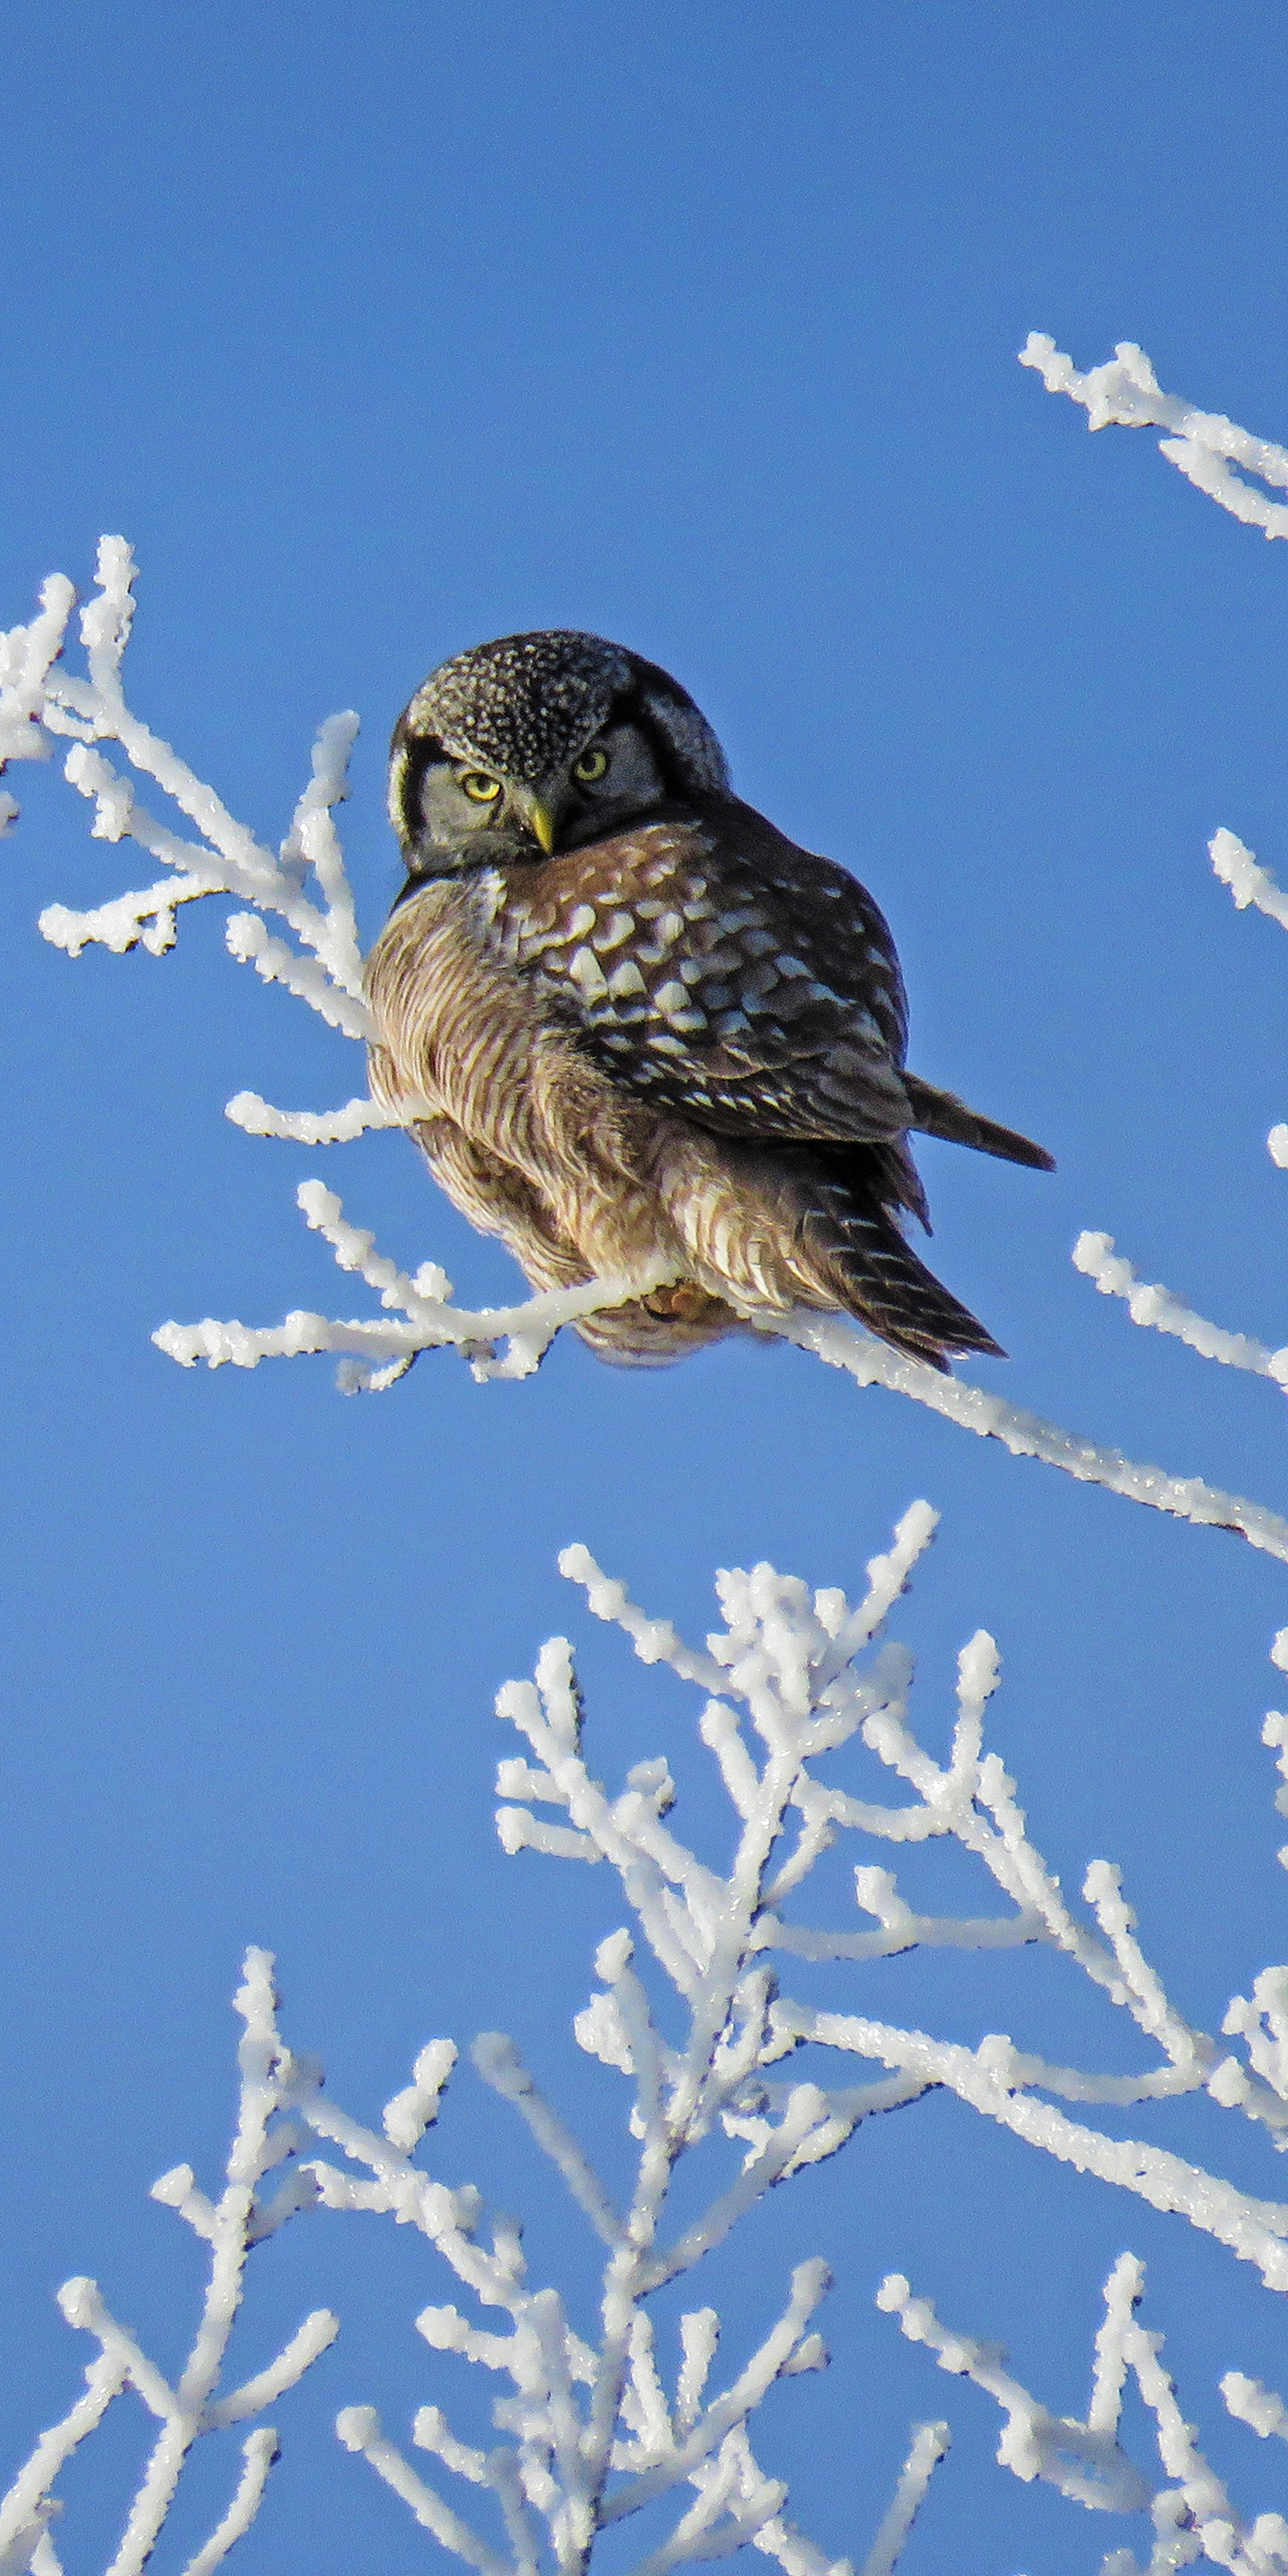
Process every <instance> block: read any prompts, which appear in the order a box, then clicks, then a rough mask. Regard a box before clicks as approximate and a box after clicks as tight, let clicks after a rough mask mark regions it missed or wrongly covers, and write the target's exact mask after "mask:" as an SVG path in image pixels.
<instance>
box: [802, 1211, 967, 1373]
mask: <svg viewBox="0 0 1288 2576" xmlns="http://www.w3.org/2000/svg"><path fill="white" fill-rule="evenodd" d="M800 1232H801V1240H802V1243H803V1245H804V1246H806V1247H807V1248H808V1251H809V1253H810V1255H811V1256H812V1259H811V1266H812V1267H816V1273H817V1275H818V1277H819V1284H820V1286H821V1287H826V1288H830V1289H831V1291H832V1293H833V1294H834V1296H835V1298H836V1303H837V1304H838V1305H840V1306H843V1307H845V1308H846V1309H847V1310H848V1312H849V1313H850V1314H852V1315H857V1317H858V1319H859V1321H860V1323H862V1324H866V1325H867V1327H868V1330H869V1332H872V1333H876V1334H877V1335H878V1336H879V1338H880V1339H881V1340H882V1341H883V1342H891V1343H893V1345H894V1348H895V1349H896V1350H897V1351H906V1352H907V1354H908V1356H909V1358H910V1359H915V1360H927V1361H928V1362H929V1364H930V1366H931V1367H932V1368H937V1369H944V1370H947V1368H948V1367H949V1365H950V1361H951V1359H952V1358H953V1357H956V1356H958V1355H960V1354H961V1353H963V1352H966V1351H983V1352H987V1353H988V1354H989V1355H990V1357H992V1358H993V1359H999V1360H1002V1359H1005V1357H1006V1353H1005V1351H1004V1350H1003V1349H1002V1347H1001V1344H1000V1343H999V1342H995V1341H994V1339H993V1336H992V1334H991V1333H987V1332H985V1330H984V1327H983V1325H982V1324H981V1323H980V1322H979V1321H978V1319H977V1317H975V1316H974V1315H972V1314H971V1312H970V1309H969V1307H967V1306H963V1305H962V1304H961V1301H960V1299H958V1298H956V1297H954V1296H953V1294H952V1292H951V1290H950V1289H947V1288H945V1287H944V1286H943V1284H942V1282H941V1281H940V1280H938V1279H936V1277H935V1275H934V1273H933V1271H930V1270H927V1268H926V1265H925V1263H924V1261H919V1260H918V1259H917V1255H916V1253H915V1252H913V1251H912V1250H911V1248H910V1246H909V1245H908V1244H907V1243H905V1241H904V1239H903V1236H902V1234H901V1233H900V1232H899V1229H898V1227H897V1225H896V1224H895V1223H894V1221H893V1219H892V1218H891V1217H890V1216H888V1215H887V1214H886V1211H885V1209H884V1208H883V1207H881V1206H880V1205H878V1204H874V1203H873V1201H872V1200H871V1199H870V1198H868V1197H867V1195H866V1193H865V1192H860V1191H859V1190H856V1189H855V1188H854V1186H853V1183H851V1184H850V1186H849V1187H848V1188H847V1186H846V1184H845V1183H844V1181H842V1180H839V1179H832V1178H831V1177H830V1176H829V1178H828V1179H827V1180H825V1181H824V1182H823V1185H822V1187H821V1189H819V1191H818V1195H817V1197H816V1199H815V1203H814V1205H813V1206H812V1207H811V1209H810V1211H809V1214H808V1215H807V1216H806V1218H805V1219H804V1222H803V1224H802V1226H801V1229H800Z"/></svg>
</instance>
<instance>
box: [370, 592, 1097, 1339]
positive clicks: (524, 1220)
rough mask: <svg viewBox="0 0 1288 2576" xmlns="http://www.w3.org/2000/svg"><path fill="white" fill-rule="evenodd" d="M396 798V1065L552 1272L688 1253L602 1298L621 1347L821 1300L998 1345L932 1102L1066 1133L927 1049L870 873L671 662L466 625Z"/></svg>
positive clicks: (538, 1278) (981, 1130) (530, 1267)
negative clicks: (734, 757) (650, 1286)
mask: <svg viewBox="0 0 1288 2576" xmlns="http://www.w3.org/2000/svg"><path fill="white" fill-rule="evenodd" d="M389 805H390V813H391V816H392V819H393V823H394V828H395V830H396V832H397V834H398V837H399V840H400V842H401V843H402V848H403V853H404V856H405V859H406V863H407V871H408V873H407V883H406V885H405V886H404V888H403V890H402V893H401V894H400V895H399V897H398V900H397V902H396V904H395V906H394V909H393V912H392V914H391V916H390V919H389V921H388V922H387V923H386V925H385V928H384V930H383V931H382V933H381V935H380V938H379V939H378V940H377V942H376V945H375V948H374V949H373V951H372V954H371V958H370V962H369V965H368V970H367V990H368V995H369V998H370V1003H371V1008H372V1012H373V1014H374V1018H375V1022H376V1027H377V1030H378V1032H379V1035H378V1037H377V1039H376V1041H375V1042H374V1043H373V1045H372V1048H371V1089H372V1093H373V1095H374V1097H375V1098H376V1099H377V1100H378V1101H380V1102H381V1103H382V1104H383V1105H384V1106H385V1107H386V1108H388V1109H389V1110H390V1111H391V1112H392V1113H393V1115H394V1116H395V1117H396V1118H397V1119H398V1120H399V1122H400V1123H401V1124H403V1125H405V1126H408V1127H410V1128H411V1129H412V1131H413V1133H414V1134H415V1136H416V1137H417V1139H418V1140H419V1142H420V1144H421V1146H422V1147H423V1149H424V1151H425V1154H426V1155H427V1157H428V1159H429V1162H430V1164H431V1165H432V1167H433V1170H434V1173H435V1175H436V1177H437V1179H438V1180H439V1181H440V1182H441V1183H442V1186H443V1188H444V1189H445V1190H446V1192H447V1194H448V1196H449V1198H450V1199H452V1201H453V1202H454V1204H455V1205H456V1206H457V1207H458V1208H460V1209H461V1211H462V1213H463V1214H464V1215H465V1216H467V1217H468V1218H469V1219H470V1220H471V1222H472V1223H473V1224H474V1225H476V1226H478V1227H480V1228H481V1229H482V1230H483V1231H484V1232H485V1233H488V1234H496V1235H499V1236H500V1237H501V1238H502V1240H503V1241H504V1242H505V1243H507V1244H508V1245H509V1247H510V1249H511V1251H512V1252H514V1253H515V1254H516V1255H517V1257H518V1259H519V1261H520V1262H521V1263H522V1265H523V1268H524V1270H525V1271H526V1273H527V1275H528V1278H529V1280H530V1281H531V1282H532V1285H533V1286H534V1287H535V1288H543V1289H545V1288H561V1287H567V1286H570V1285H572V1284H574V1283H577V1282H581V1281H584V1280H587V1279H590V1278H593V1277H597V1276H605V1275H607V1274H609V1273H616V1274H617V1275H619V1276H621V1275H625V1276H626V1277H627V1278H630V1277H631V1276H632V1275H637V1276H640V1277H641V1278H643V1276H644V1273H645V1270H646V1267H647V1268H649V1269H651V1270H653V1272H654V1274H656V1269H657V1266H658V1264H659V1263H660V1262H664V1263H666V1264H667V1265H668V1266H669V1267H671V1268H673V1270H674V1274H675V1284H674V1285H670V1286H666V1287H662V1288H656V1289H654V1290H653V1291H652V1292H651V1293H642V1294H641V1295H640V1296H639V1298H638V1299H636V1300H635V1301H634V1302H632V1303H631V1304H630V1305H626V1306H620V1307H617V1308H615V1309H614V1310H612V1311H610V1312H605V1313H602V1314H598V1315H594V1316H591V1317H589V1318H587V1319H586V1321H584V1322H583V1323H582V1324H581V1325H580V1327H579V1330H580V1331H581V1332H582V1334H583V1335H584V1337H585V1339H586V1340H587V1341H588V1342H589V1343H590V1344H591V1345H592V1347H593V1348H594V1349H595V1350H597V1351H599V1352H601V1353H602V1354H603V1355H604V1356H605V1357H606V1358H611V1359H619V1360H669V1359H674V1358H678V1357H679V1356H680V1355H681V1354H682V1353H683V1352H686V1351H690V1350H693V1349H695V1348H696V1347H697V1346H698V1345H699V1344H701V1343H703V1342H708V1341H712V1340H714V1339H716V1338H717V1337H718V1336H719V1335H720V1334H722V1333H727V1332H729V1331H731V1330H733V1329H734V1328H735V1327H736V1326H737V1324H738V1322H739V1320H740V1312H739V1310H742V1309H746V1308H747V1307H748V1306H754V1307H756V1308H758V1309H760V1310H761V1311H762V1312H763V1311H764V1310H765V1309H766V1308H767V1309H769V1310H770V1312H775V1311H776V1312H779V1313H781V1312H783V1311H784V1310H785V1309H787V1308H788V1307H791V1306H798V1305H803V1306H812V1307H819V1308H824V1309H836V1308H843V1309H844V1310H845V1311H846V1312H847V1313H849V1314H852V1315H857V1316H858V1317H859V1318H860V1320H861V1321H862V1322H863V1323H864V1324H866V1325H867V1326H868V1328H869V1330H870V1331H872V1332H874V1333H877V1334H880V1335H881V1337H882V1338H883V1339H884V1340H885V1341H887V1342H892V1343H894V1345H895V1346H896V1348H897V1349H899V1350H901V1351H907V1352H910V1353H912V1354H913V1355H914V1357H916V1358H917V1359H922V1360H929V1361H930V1362H931V1363H932V1365H933V1366H935V1367H936V1368H947V1366H948V1360H949V1355H950V1354H951V1353H954V1352H958V1351H992V1352H996V1351H997V1349H998V1346H997V1344H996V1342H994V1341H993V1340H992V1338H991V1337H990V1335H989V1334H988V1333H986V1332H985V1331H984V1329H983V1327H982V1326H981V1325H980V1324H978V1323H976V1321H975V1318H974V1316H973V1315H971V1314H969V1313H968V1312H967V1310H966V1308H965V1307H964V1306H962V1305H959V1304H958V1302H957V1299H956V1298H955V1297H953V1296H951V1295H950V1294H949V1292H948V1290H947V1289H946V1288H942V1287H941V1286H940V1284H939V1282H938V1280H937V1279H935V1278H934V1277H932V1275H931V1273H930V1271H928V1270H927V1269H926V1268H925V1267H924V1265H923V1264H922V1263H921V1262H920V1261H918V1259H917V1257H916V1255H915V1253H913V1252H912V1251H911V1250H910V1249H909V1246H908V1244H907V1243H906V1242H905V1240H904V1235H903V1231H902V1226H901V1213H902V1212H906V1213H907V1214H909V1215H911V1216H915V1217H917V1218H918V1219H919V1220H920V1221H921V1223H922V1224H923V1225H925V1226H926V1227H927V1230H928V1228H929V1220H928V1216H927V1210H926V1200H925V1194H924V1192H923V1190H922V1186H921V1182H920V1180H919V1178H918V1176H917V1171H916V1167H915V1165H914V1163H913V1160H912V1156H911V1154H910V1152H909V1150H908V1134H909V1130H910V1129H914V1128H919V1129H921V1130H922V1131H923V1133H925V1134H927V1135H932V1136H947V1137H951V1138H953V1139H955V1141H956V1142H958V1143H959V1144H963V1145H973V1146H976V1147H977V1148H978V1149H979V1151H980V1152H982V1153H985V1154H1000V1155H1002V1156H1004V1157H1005V1158H1006V1159H1007V1160H1008V1161H1010V1162H1015V1163H1028V1164H1032V1165H1034V1166H1035V1167H1036V1168H1038V1169H1040V1170H1050V1169H1051V1158H1050V1156H1049V1155H1048V1154H1045V1153H1044V1152H1043V1151H1042V1149H1041V1147H1040V1146H1038V1145H1031V1144H1030V1143H1029V1142H1028V1140H1027V1139H1026V1138H1025V1137H1023V1136H1017V1135H1015V1134H1013V1133H1012V1132H1011V1130H1010V1129H1009V1128H1006V1127H998V1126H995V1125H994V1124H993V1122H992V1121H991V1120H990V1119H987V1118H982V1117H979V1116H978V1115H977V1114H976V1112H975V1111H974V1110H972V1109H968V1108H966V1106H965V1104H964V1103H963V1102H962V1101H960V1100H957V1099H955V1098H954V1097H953V1095H952V1094H951V1093H950V1092H945V1091H936V1090H935V1089H934V1088H933V1087H932V1085H931V1084H930V1083H928V1082H922V1081H920V1080H919V1078H918V1077H917V1075H915V1074H912V1073H909V1072H907V1070H906V1069H905V1065H904V1052H905V1045H906V1035H907V1029H906V1013H905V1005H904V993H903V980H902V977H901V975H900V972H899V962H898V959H897V957H896V955H895V951H894V944H893V942H892V940H891V937H890V933H889V930H888V929H887V927H886V924H885V922H884V920H883V919H882V916H881V914H880V912H879V911H878V910H877V907H876V905H875V904H874V902H873V901H872V898H871V896H870V895H869V894H867V893H865V891H864V889H863V887H862V886H861V885H858V884H857V883H856V882H855V879H854V878H853V877H852V876H849V875H847V873H846V872H845V870H844V869H843V868H839V867H835V866H834V865H833V864H832V862H831V860H829V859H819V858H814V857H812V856H811V855H810V853H809V851H807V850H802V849H798V848H797V846H796V844H795V842H793V841H789V840H787V839H785V837H784V835H783V834H782V833H781V832H778V831H775V829H774V826H773V824H772V823H768V822H766V820H765V818H764V816H763V815H761V814H757V813H755V812H754V811H753V809H752V808H751V807H750V806H748V805H743V804H740V803H739V801H738V799H737V797H736V796H734V795H733V793H732V791H731V788H730V785H729V773H728V769H727V767H726V764H725V759H724V755H723V753H722V751H721V749H720V745H719V743H718V742H717V740H716V738H715V735H714V734H713V732H712V731H711V728H710V726H709V725H708V724H707V722H706V720H705V718H704V717H703V716H702V715H701V714H700V713H699V710H698V708H697V707H696V706H695V705H694V703H693V700H692V699H691V698H690V697H688V696H687V695H686V693H685V691H684V690H683V689H682V688H680V687H679V686H678V684H677V682H676V681H674V680H672V679H670V678H669V677H668V676H667V674H666V672H665V671H662V670H659V669H658V668H657V667H656V666H655V665H654V664H653V663H651V662H645V661H642V660H641V659H640V657H639V655H638V654H635V653H629V652H626V651H624V650H623V649H622V647H621V646H619V645H616V644H608V643H605V642H604V641H603V639H602V638H601V637H599V636H597V635H578V634H573V633H558V632H553V633H541V634H535V635H509V636H504V637H502V638H501V640H500V641H499V642H498V643H495V644H480V645H478V646H477V647H476V648H475V649H474V651H472V652H469V653H460V654H458V655H457V656H456V658H455V659H454V660H453V661H450V662H444V663H443V665H442V666H441V668H440V669H439V670H437V671H434V672H432V673H431V675H430V677H429V679H427V680H426V682H425V684H424V687H423V688H421V689H418V690H417V693H416V695H415V697H414V698H413V699H412V701H411V704H410V706H409V707H408V708H407V710H406V712H405V714H404V715H403V716H402V717H401V718H400V719H399V722H398V725H397V727H396V729H395V732H394V738H393V747H392V760H391V768H390V786H389Z"/></svg>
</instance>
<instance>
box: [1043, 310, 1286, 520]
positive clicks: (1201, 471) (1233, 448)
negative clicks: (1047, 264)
mask: <svg viewBox="0 0 1288 2576" xmlns="http://www.w3.org/2000/svg"><path fill="white" fill-rule="evenodd" d="M1020 365H1021V366H1022V367H1035V368H1036V369H1037V372H1038V374H1039V375H1040V376H1041V378H1042V382H1043V384H1044V385H1045V386H1046V389H1047V392H1048V393H1049V394H1068V396H1069V398H1070V400H1071V401H1072V402H1076V403H1081V404H1082V406H1083V408H1084V410H1085V412H1086V414H1087V427H1088V429H1108V428H1110V427H1111V426H1118V427H1120V428H1123V429H1165V430H1167V431H1168V432H1169V435H1168V436H1167V437H1166V438H1160V440H1159V442H1158V444H1159V447H1160V449H1161V450H1162V453H1163V455H1164V456H1166V457H1169V458H1170V460H1171V462H1172V464H1173V465H1176V466H1179V468H1180V471H1181V473H1182V474H1184V475H1186V476H1188V478H1189V480H1190V482H1191V483H1194V484H1197V486H1198V489H1199V491H1200V492H1206V493H1207V495H1208V498H1209V500H1212V501H1219V502H1220V504H1221V507H1222V509H1223V510H1229V511H1231V512H1232V513H1233V515H1234V517H1235V518H1236V519H1242V520H1243V522H1244V525H1245V527H1249V528H1260V529H1261V531H1262V534H1263V535H1264V536H1267V537H1288V503H1284V502H1282V501H1272V500H1271V498H1270V495H1269V493H1267V492H1264V491H1258V490H1257V486H1256V484H1255V483H1249V482H1247V481H1246V480H1245V477H1246V476H1247V475H1249V474H1254V475H1256V477H1257V479H1258V481H1259V482H1261V483H1268V484H1269V485H1270V486H1271V489H1272V490H1274V491H1278V492H1288V449H1285V448H1282V447H1277V446H1276V445H1275V443H1274V441H1273V439H1268V438H1254V437H1253V436H1252V433H1251V432H1250V431H1249V430H1246V429H1240V428H1239V426H1238V423H1237V421H1233V420H1227V419H1226V418H1225V415H1224V413H1222V412H1215V411H1197V410H1196V409H1195V407H1194V405H1193V404H1192V403H1188V402H1186V401H1185V400H1184V398H1183V397H1182V396H1180V395H1177V394H1165V393H1164V392H1163V390H1162V387H1161V385H1160V384H1159V382H1158V378H1157V377H1156V375H1155V373H1154V370H1153V368H1152V366H1151V365H1150V362H1149V359H1148V358H1147V357H1146V355H1145V352H1144V350H1143V349H1138V348H1137V346H1136V343H1135V341H1134V340H1120V341H1119V343H1118V346H1117V348H1116V349H1115V351H1114V354H1113V356H1112V358H1110V359H1109V360H1108V361H1107V362H1106V364H1105V365H1104V366H1103V367H1090V368H1089V369H1088V371H1087V373H1086V375H1085V376H1080V375H1079V373H1078V370H1077V368H1076V367H1075V365H1074V363H1073V360H1072V358H1068V357H1066V356H1065V354H1064V352H1063V350H1061V349H1057V347H1056V345H1055V342H1054V340H1052V339H1050V338H1049V337H1048V336H1047V334H1046V333H1045V332H1044V331H1031V332H1030V333H1029V336H1028V339H1027V340H1026V341H1025V344H1024V347H1023V348H1022V349H1021V351H1020ZM1236 467H1237V468H1241V469H1242V471H1240V472H1236V471H1235V470H1234V469H1235V468H1236Z"/></svg>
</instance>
